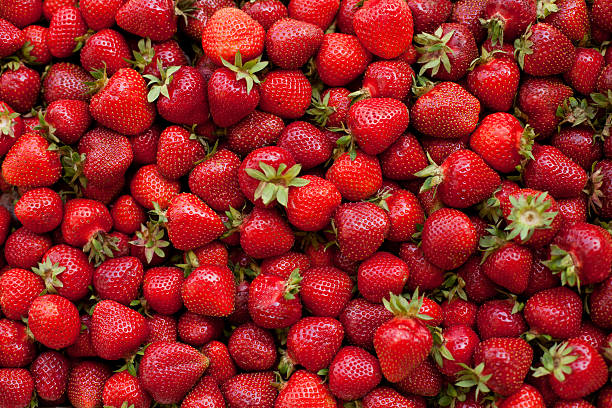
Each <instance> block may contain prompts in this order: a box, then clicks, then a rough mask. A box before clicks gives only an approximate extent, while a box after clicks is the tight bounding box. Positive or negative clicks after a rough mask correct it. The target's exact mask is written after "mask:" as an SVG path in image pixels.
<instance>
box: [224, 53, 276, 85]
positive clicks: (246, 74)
mask: <svg viewBox="0 0 612 408" xmlns="http://www.w3.org/2000/svg"><path fill="white" fill-rule="evenodd" d="M221 63H222V64H223V66H224V67H226V68H227V69H229V70H230V71H232V72H235V73H236V81H242V80H244V81H245V82H246V87H247V94H250V93H251V90H252V89H253V86H254V84H259V83H260V81H259V78H257V75H255V74H256V73H257V72H260V71H262V70H263V69H264V68H266V67H267V66H268V61H262V60H261V55H260V56H259V57H257V58H255V59H253V60H250V61H248V62H246V63H244V64H243V62H242V55H241V54H240V51H236V55H235V56H234V63H233V64H231V63H230V62H228V61H226V60H224V59H223V58H221Z"/></svg>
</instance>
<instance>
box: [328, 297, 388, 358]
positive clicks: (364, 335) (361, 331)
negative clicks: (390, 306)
mask: <svg viewBox="0 0 612 408" xmlns="http://www.w3.org/2000/svg"><path fill="white" fill-rule="evenodd" d="M392 317H393V314H392V313H391V312H390V311H388V310H387V309H386V308H385V307H384V306H383V305H381V304H373V303H369V302H368V301H366V300H365V299H354V300H352V301H350V302H349V303H348V305H347V306H346V307H345V308H344V310H343V311H342V313H341V314H340V317H339V319H340V321H341V322H342V325H343V326H344V329H345V331H346V337H347V339H348V340H349V342H350V343H351V344H354V345H356V346H359V347H363V348H365V349H368V350H372V349H373V340H374V334H375V332H376V329H378V327H379V326H380V325H381V324H383V323H384V322H386V321H387V320H390V319H391V318H392Z"/></svg>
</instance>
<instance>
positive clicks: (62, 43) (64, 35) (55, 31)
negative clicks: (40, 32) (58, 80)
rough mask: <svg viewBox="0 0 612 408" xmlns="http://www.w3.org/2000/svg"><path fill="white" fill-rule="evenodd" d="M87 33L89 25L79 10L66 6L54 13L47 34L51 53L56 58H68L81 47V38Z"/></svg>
mask: <svg viewBox="0 0 612 408" xmlns="http://www.w3.org/2000/svg"><path fill="white" fill-rule="evenodd" d="M86 32H87V25H86V24H85V21H84V20H83V16H81V12H80V11H79V9H77V8H75V7H72V6H64V7H61V8H59V9H58V10H57V11H55V12H54V13H53V16H52V17H51V22H50V23H49V31H48V32H47V46H48V47H49V52H50V53H51V55H53V56H54V57H56V58H67V57H69V56H71V55H72V53H73V52H74V51H75V49H76V47H78V46H79V37H82V36H83V35H84V34H85V33H86ZM81 45H82V44H81Z"/></svg>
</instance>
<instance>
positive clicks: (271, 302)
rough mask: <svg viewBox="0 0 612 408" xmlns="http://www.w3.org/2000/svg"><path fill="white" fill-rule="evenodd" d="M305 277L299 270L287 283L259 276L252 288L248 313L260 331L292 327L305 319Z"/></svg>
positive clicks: (287, 279)
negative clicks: (301, 294) (302, 293)
mask: <svg viewBox="0 0 612 408" xmlns="http://www.w3.org/2000/svg"><path fill="white" fill-rule="evenodd" d="M301 280H302V277H301V276H300V273H299V271H297V270H295V271H293V272H292V273H291V275H290V276H289V277H288V278H286V279H283V278H281V277H279V276H274V275H264V274H260V275H258V276H257V277H256V278H255V279H254V280H253V282H252V283H251V286H250V287H249V296H248V310H249V314H250V316H251V319H253V322H254V323H255V324H257V325H258V326H260V327H264V328H268V329H277V328H284V327H289V326H291V325H292V324H294V323H295V322H297V321H298V320H299V318H300V317H301V315H302V305H301V303H300V298H299V296H298V293H299V290H300V286H299V284H300V282H301Z"/></svg>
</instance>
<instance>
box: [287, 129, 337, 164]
mask: <svg viewBox="0 0 612 408" xmlns="http://www.w3.org/2000/svg"><path fill="white" fill-rule="evenodd" d="M276 145H277V146H279V147H282V148H283V149H286V150H288V151H289V152H290V153H291V154H292V155H293V158H294V159H295V161H296V162H297V163H299V164H301V165H302V169H304V170H308V169H311V168H313V167H316V166H318V165H320V164H323V163H325V162H326V161H327V160H328V159H329V158H330V157H331V155H332V152H333V149H334V145H333V143H332V142H331V141H330V140H329V139H328V138H327V136H326V135H325V134H324V133H323V131H322V130H321V129H319V128H317V127H315V126H313V125H311V124H310V123H307V122H302V121H296V122H293V123H291V124H289V125H288V126H286V127H285V129H283V131H282V132H281V135H280V137H279V139H278V142H277V144H276Z"/></svg>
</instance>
